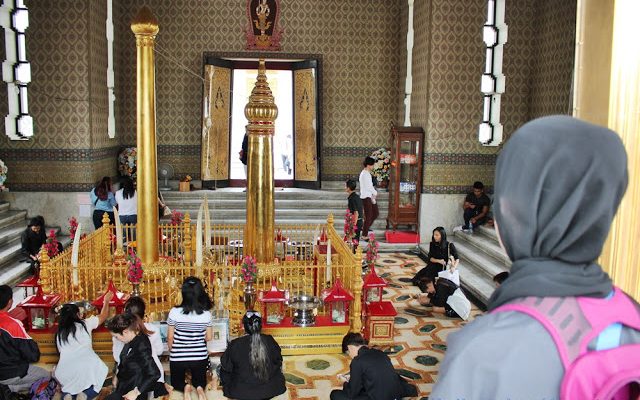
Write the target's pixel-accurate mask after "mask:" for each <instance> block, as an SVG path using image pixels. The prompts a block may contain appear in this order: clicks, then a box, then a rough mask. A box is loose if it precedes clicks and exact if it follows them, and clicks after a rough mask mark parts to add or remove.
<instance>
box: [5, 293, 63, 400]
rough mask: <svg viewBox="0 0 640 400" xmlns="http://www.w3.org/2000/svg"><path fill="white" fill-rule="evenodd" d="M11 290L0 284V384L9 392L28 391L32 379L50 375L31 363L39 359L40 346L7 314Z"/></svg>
mask: <svg viewBox="0 0 640 400" xmlns="http://www.w3.org/2000/svg"><path fill="white" fill-rule="evenodd" d="M12 305H13V291H12V290H11V288H10V287H9V286H7V285H1V286H0V383H1V384H3V385H7V386H8V387H9V389H10V390H11V391H12V392H21V391H25V390H29V389H30V388H31V385H33V383H34V382H36V381H38V380H40V379H43V378H51V374H50V373H49V372H48V371H47V370H45V369H43V368H40V367H36V366H35V365H31V363H35V362H37V361H38V359H40V349H38V344H37V343H36V341H35V340H33V339H31V337H29V335H27V332H26V331H25V330H24V327H23V326H22V323H21V322H20V321H18V320H17V319H14V318H12V317H11V316H10V315H9V310H10V309H11V306H12Z"/></svg>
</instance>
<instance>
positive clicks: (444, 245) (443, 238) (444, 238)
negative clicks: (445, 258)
mask: <svg viewBox="0 0 640 400" xmlns="http://www.w3.org/2000/svg"><path fill="white" fill-rule="evenodd" d="M436 231H438V232H439V233H440V243H438V242H436V239H435V238H434V237H433V234H434V233H435V232H436ZM431 243H434V244H437V245H438V246H440V248H441V249H446V248H447V246H448V245H449V243H448V242H447V231H445V230H444V228H443V227H441V226H439V227H437V228H436V229H434V230H433V232H432V233H431Z"/></svg>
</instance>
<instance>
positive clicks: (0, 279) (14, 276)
mask: <svg viewBox="0 0 640 400" xmlns="http://www.w3.org/2000/svg"><path fill="white" fill-rule="evenodd" d="M58 241H59V242H60V243H62V245H63V246H64V247H65V248H66V247H68V246H69V245H70V244H71V237H69V236H65V235H61V236H58ZM20 248H21V245H20V244H19V242H18V251H17V253H16V254H14V256H13V257H12V258H9V259H6V260H5V261H4V262H2V263H0V285H9V286H14V285H15V284H17V283H19V282H21V281H23V280H24V279H25V278H27V276H29V273H30V271H29V268H30V267H29V263H27V262H24V261H23V260H24V256H22V254H20ZM3 250H4V249H3Z"/></svg>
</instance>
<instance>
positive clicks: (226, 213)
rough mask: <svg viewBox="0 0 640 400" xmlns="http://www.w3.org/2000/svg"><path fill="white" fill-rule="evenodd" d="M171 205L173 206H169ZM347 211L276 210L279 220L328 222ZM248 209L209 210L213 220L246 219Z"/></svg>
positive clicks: (383, 213)
mask: <svg viewBox="0 0 640 400" xmlns="http://www.w3.org/2000/svg"><path fill="white" fill-rule="evenodd" d="M169 207H171V206H169ZM171 209H172V210H177V211H180V212H182V213H183V214H185V213H187V212H188V213H189V217H190V218H191V220H192V221H194V220H196V219H197V217H198V209H193V210H188V209H187V210H185V209H182V208H179V207H176V208H171ZM345 213H346V207H345V209H322V210H315V209H314V210H304V209H289V210H275V219H276V221H279V220H291V219H297V220H301V221H304V220H323V221H325V222H326V220H327V217H328V216H329V214H333V219H334V221H335V222H337V221H338V219H344V215H345ZM246 214H247V212H246V210H244V209H242V210H220V209H216V210H212V209H210V210H209V215H210V217H211V218H212V220H231V219H245V218H246ZM386 216H387V213H386V211H385V210H380V216H379V217H378V219H382V220H384V219H385V218H386Z"/></svg>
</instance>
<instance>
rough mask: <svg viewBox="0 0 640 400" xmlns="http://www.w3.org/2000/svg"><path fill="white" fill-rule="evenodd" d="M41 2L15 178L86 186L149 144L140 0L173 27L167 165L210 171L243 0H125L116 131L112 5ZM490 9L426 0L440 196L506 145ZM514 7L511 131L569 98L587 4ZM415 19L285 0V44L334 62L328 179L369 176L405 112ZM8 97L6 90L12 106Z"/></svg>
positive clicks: (423, 12) (422, 106)
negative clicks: (110, 98) (488, 68)
mask: <svg viewBox="0 0 640 400" xmlns="http://www.w3.org/2000/svg"><path fill="white" fill-rule="evenodd" d="M27 5H28V6H29V9H30V28H29V31H28V50H27V51H28V54H29V57H30V60H31V62H32V72H33V82H32V84H31V85H30V106H31V113H32V114H33V116H34V119H35V129H36V136H35V138H34V139H33V140H30V141H28V142H11V143H9V141H8V139H7V138H6V136H5V135H0V136H1V138H0V157H1V158H2V159H3V160H5V161H6V162H7V164H8V165H9V168H10V170H11V176H10V180H9V181H8V182H7V183H8V184H9V185H10V187H12V188H13V189H14V190H35V189H38V190H44V189H43V188H47V190H72V189H78V188H82V189H81V190H84V188H86V187H87V186H90V185H91V183H92V182H93V181H95V180H96V179H97V178H98V177H99V176H101V175H114V174H115V168H116V161H115V155H116V153H117V151H118V149H119V147H120V146H123V145H127V144H133V143H135V136H136V132H135V117H136V116H135V61H136V60H135V55H136V53H135V40H134V37H133V34H132V33H131V30H130V27H129V26H130V21H131V19H132V18H133V16H134V15H135V13H136V12H137V10H138V9H139V8H140V7H141V6H142V5H149V6H150V7H151V9H152V10H153V12H154V13H155V14H156V16H157V18H158V20H159V22H160V33H159V35H158V38H157V52H156V78H157V80H156V90H157V127H158V131H157V133H158V144H159V148H158V155H159V157H158V161H159V162H169V163H172V164H173V165H174V166H175V168H176V172H177V173H178V174H191V175H192V176H194V177H198V176H199V171H200V146H201V143H200V108H201V101H202V98H201V97H202V94H201V93H202V80H201V79H200V76H201V72H202V68H203V66H202V54H203V52H206V51H215V52H237V53H241V54H242V53H243V52H244V50H243V49H244V44H245V43H244V35H243V29H244V26H245V23H246V20H245V10H244V7H245V3H244V1H240V0H234V1H229V0H200V1H197V2H188V3H185V2H183V1H179V0H115V1H114V19H115V46H116V50H115V54H114V57H115V62H116V67H115V68H116V98H117V100H116V125H117V126H116V129H117V138H116V139H108V137H107V133H106V129H107V112H108V108H107V90H106V39H105V23H104V21H105V18H106V6H104V7H103V4H102V2H98V1H75V0H38V1H35V0H27ZM485 8H486V1H485V0H422V1H416V2H415V15H414V29H415V44H414V55H413V78H414V84H413V96H412V112H411V116H412V121H413V124H414V125H418V126H422V127H424V128H425V131H426V143H425V150H426V151H425V154H424V161H425V163H426V165H425V169H424V170H425V173H424V188H425V191H426V192H431V193H456V192H460V191H463V190H464V188H465V187H466V185H468V184H469V182H471V181H473V180H475V179H481V180H484V181H485V182H486V183H488V184H491V182H492V180H493V165H494V163H495V156H496V154H497V152H498V151H499V148H489V147H483V146H480V144H479V143H478V141H477V125H478V122H479V120H480V112H481V109H480V105H481V95H480V91H479V81H480V73H481V71H482V66H483V63H484V53H483V51H482V41H481V36H480V32H481V26H482V25H483V23H484V19H485V15H486V9H485ZM506 18H507V24H508V25H509V42H508V43H507V45H506V47H505V61H504V62H505V64H504V71H505V75H506V76H507V92H506V93H505V94H504V95H503V110H502V120H503V124H504V127H505V133H506V134H507V135H508V134H509V133H511V132H512V131H513V130H515V129H516V128H517V127H518V126H520V125H521V124H522V123H524V122H525V121H526V120H528V119H529V118H530V117H535V116H538V115H543V114H548V113H555V112H565V110H567V109H568V101H569V94H568V91H569V87H570V76H571V66H572V59H573V56H572V55H573V40H574V39H573V38H574V36H573V28H572V27H573V26H575V0H571V1H569V2H563V1H562V0H540V1H535V0H521V1H518V2H511V3H509V4H508V5H507V16H506ZM406 22H407V6H406V1H404V0H394V1H384V0H325V1H324V2H322V5H319V4H318V3H317V2H316V1H313V0H297V1H291V2H283V4H282V15H281V19H280V23H281V26H282V27H283V28H284V29H285V34H284V39H283V52H285V53H300V54H321V55H322V57H323V71H322V73H323V79H322V90H323V99H324V101H323V110H322V111H323V116H324V124H323V125H324V132H323V134H324V135H323V143H322V149H323V150H322V155H323V160H322V171H321V173H322V179H323V180H341V179H344V178H345V177H347V176H351V175H355V174H357V173H358V172H359V170H360V162H361V160H362V158H363V156H364V155H365V154H367V153H368V152H369V151H371V150H373V149H375V148H377V147H380V146H385V145H387V146H388V145H389V144H390V143H389V127H390V125H391V124H392V123H393V122H395V123H402V120H403V115H404V106H403V103H402V100H403V97H404V75H405V70H406V65H405V59H406ZM536 35H539V36H540V38H537V37H536ZM0 36H1V35H0ZM3 40H4V38H0V44H1V43H2V41H3ZM0 53H1V51H0ZM243 54H247V53H243ZM275 54H276V55H277V54H278V53H275ZM185 69H186V70H185ZM192 73H193V74H192ZM6 102H7V100H6V86H4V85H3V86H2V89H1V90H0V112H2V114H3V115H6V112H7V111H6V110H7V105H6ZM0 121H1V122H0V128H3V127H2V125H1V124H3V123H4V119H3V118H0ZM45 165H46V169H45V168H44V166H45ZM42 171H47V173H44V172H42ZM51 175H55V178H52V177H51Z"/></svg>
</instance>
